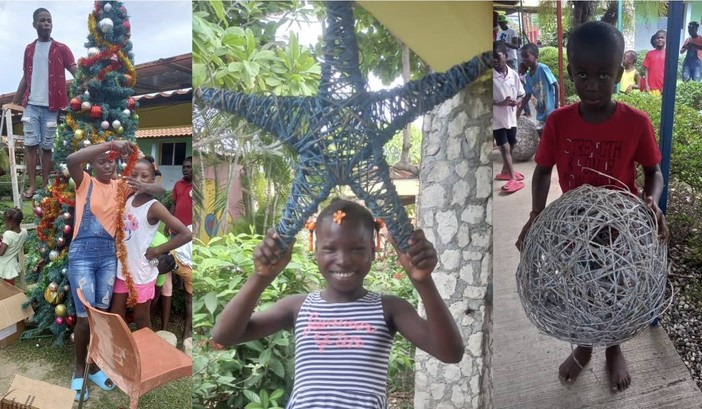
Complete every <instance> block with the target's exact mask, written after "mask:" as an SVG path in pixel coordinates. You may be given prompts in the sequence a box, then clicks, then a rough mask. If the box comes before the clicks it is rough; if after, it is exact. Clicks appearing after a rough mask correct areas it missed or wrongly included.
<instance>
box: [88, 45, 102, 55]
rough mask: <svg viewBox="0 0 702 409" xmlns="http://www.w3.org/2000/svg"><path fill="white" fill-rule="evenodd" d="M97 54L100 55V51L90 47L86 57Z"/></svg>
mask: <svg viewBox="0 0 702 409" xmlns="http://www.w3.org/2000/svg"><path fill="white" fill-rule="evenodd" d="M98 53H100V49H99V48H97V47H90V48H88V57H94V56H96V55H97V54H98Z"/></svg>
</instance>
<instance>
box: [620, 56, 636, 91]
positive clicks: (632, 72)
mask: <svg viewBox="0 0 702 409" xmlns="http://www.w3.org/2000/svg"><path fill="white" fill-rule="evenodd" d="M637 57H638V56H637V54H636V51H634V50H628V51H627V52H625V53H624V61H623V62H622V65H623V66H624V72H623V73H622V80H621V81H620V82H619V90H620V91H621V92H623V93H625V94H628V93H630V92H632V91H634V90H638V89H639V81H641V77H640V76H639V71H638V70H637V69H636V66H635V64H636V58H637Z"/></svg>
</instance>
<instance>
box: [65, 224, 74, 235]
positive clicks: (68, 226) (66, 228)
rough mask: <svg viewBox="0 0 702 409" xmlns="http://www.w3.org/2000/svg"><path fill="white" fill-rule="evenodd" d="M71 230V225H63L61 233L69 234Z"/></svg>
mask: <svg viewBox="0 0 702 409" xmlns="http://www.w3.org/2000/svg"><path fill="white" fill-rule="evenodd" d="M72 231H73V226H71V225H70V224H67V225H65V226H63V234H71V232H72Z"/></svg>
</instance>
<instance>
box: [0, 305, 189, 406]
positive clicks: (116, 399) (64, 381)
mask: <svg viewBox="0 0 702 409" xmlns="http://www.w3.org/2000/svg"><path fill="white" fill-rule="evenodd" d="M152 319H153V318H152ZM152 322H153V323H154V324H156V323H157V320H154V321H152ZM177 324H178V322H176V323H175V324H174V325H173V328H171V326H170V325H169V330H171V331H172V332H174V333H175V334H180V331H182V322H180V326H178V325H177ZM52 342H53V341H52V340H50V339H49V338H43V339H31V340H21V341H18V342H16V343H14V344H12V345H10V346H8V347H6V348H4V349H0V397H1V396H3V395H5V393H7V391H8V389H9V388H10V384H11V383H12V380H13V379H14V377H15V375H16V374H18V375H22V376H25V377H27V378H31V379H35V380H39V381H43V382H47V383H50V384H53V385H58V386H62V387H65V388H69V386H70V382H71V375H72V373H73V356H74V353H73V344H72V343H70V342H67V343H66V344H64V345H63V346H62V347H58V348H57V347H55V346H54V345H53V344H52ZM181 343H182V340H179V348H182V345H180V344H181ZM88 387H89V397H88V401H87V402H85V403H84V404H83V407H84V408H86V409H108V408H109V409H112V408H128V407H129V397H128V396H127V395H126V394H124V392H122V391H120V390H119V389H118V388H115V389H114V390H112V391H103V390H102V389H100V388H99V387H97V386H96V385H95V384H93V383H92V382H89V384H88ZM191 391H192V380H191V378H189V377H188V378H184V379H179V380H177V381H174V382H171V383H169V384H166V385H164V386H162V387H160V388H157V389H155V390H153V391H151V392H149V393H147V394H145V395H144V396H143V397H142V398H141V399H140V400H139V408H140V409H147V408H152V409H156V408H174V409H175V408H190V407H191V406H192V397H191V394H192V392H191ZM73 407H74V408H77V407H78V404H77V402H76V403H75V404H74V405H73Z"/></svg>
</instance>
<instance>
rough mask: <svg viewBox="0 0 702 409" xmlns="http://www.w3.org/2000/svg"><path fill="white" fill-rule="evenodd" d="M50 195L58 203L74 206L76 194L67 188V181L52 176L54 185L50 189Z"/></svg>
mask: <svg viewBox="0 0 702 409" xmlns="http://www.w3.org/2000/svg"><path fill="white" fill-rule="evenodd" d="M50 192H51V196H52V197H53V198H54V199H55V200H56V201H57V202H58V203H60V204H63V205H68V206H71V207H76V194H75V192H71V191H70V189H68V183H67V182H62V181H61V178H59V177H57V178H54V186H53V187H52V188H51V189H50ZM62 193H63V194H62Z"/></svg>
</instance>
